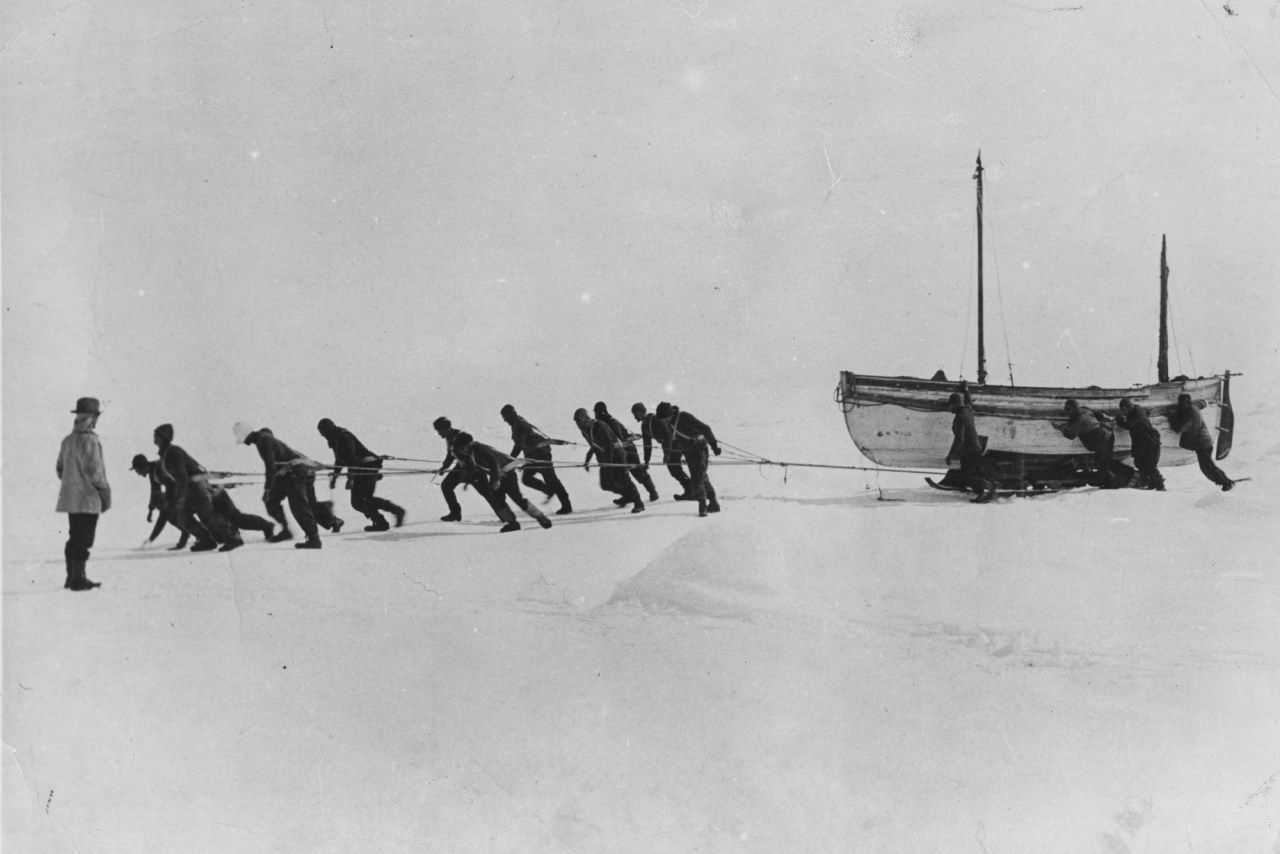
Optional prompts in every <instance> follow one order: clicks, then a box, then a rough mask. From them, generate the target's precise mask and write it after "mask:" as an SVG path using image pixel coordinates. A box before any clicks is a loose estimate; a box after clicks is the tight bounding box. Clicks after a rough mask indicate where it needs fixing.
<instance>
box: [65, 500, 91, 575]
mask: <svg viewBox="0 0 1280 854" xmlns="http://www.w3.org/2000/svg"><path fill="white" fill-rule="evenodd" d="M97 533H98V514H97V513H68V514H67V545H66V546H65V547H64V548H63V550H62V553H63V554H64V555H65V556H66V558H67V560H88V559H89V549H91V548H93V540H94V537H95V536H96V535H97ZM68 571H69V570H68Z"/></svg>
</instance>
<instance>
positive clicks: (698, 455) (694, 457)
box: [654, 400, 720, 516]
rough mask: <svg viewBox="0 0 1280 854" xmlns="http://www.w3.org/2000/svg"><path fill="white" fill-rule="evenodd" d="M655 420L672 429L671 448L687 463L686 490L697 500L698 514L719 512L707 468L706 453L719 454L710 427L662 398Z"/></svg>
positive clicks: (709, 461) (717, 443) (714, 489)
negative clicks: (687, 480)
mask: <svg viewBox="0 0 1280 854" xmlns="http://www.w3.org/2000/svg"><path fill="white" fill-rule="evenodd" d="M654 414H655V415H656V416H657V417H658V420H660V421H664V422H666V426H667V428H668V429H669V430H670V431H671V447H673V448H675V449H676V450H677V451H679V452H680V453H682V454H683V455H684V458H685V460H686V461H688V463H689V493H690V495H691V497H692V498H693V499H694V500H696V501H697V502H698V515H699V516H706V515H707V514H708V513H719V512H720V502H719V501H717V500H716V488H715V487H714V486H712V485H711V478H710V477H709V476H708V470H709V469H710V467H711V457H710V454H709V453H708V449H710V451H711V453H714V454H715V455H716V456H717V457H718V456H720V443H719V442H717V441H716V436H715V434H714V433H712V432H711V428H710V427H708V426H707V425H706V424H703V423H702V422H701V421H699V420H698V419H697V418H696V417H694V415H693V414H692V413H690V412H684V411H682V410H681V409H680V407H678V406H672V405H671V404H670V403H667V402H666V401H665V400H664V401H663V402H662V403H659V404H658V408H657V409H656V410H654Z"/></svg>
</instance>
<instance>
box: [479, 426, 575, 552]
mask: <svg viewBox="0 0 1280 854" xmlns="http://www.w3.org/2000/svg"><path fill="white" fill-rule="evenodd" d="M456 445H457V450H458V453H459V454H462V455H465V456H466V458H467V459H468V460H470V463H471V465H472V466H473V467H474V470H475V473H476V474H477V475H479V476H480V477H483V478H484V479H485V480H487V481H488V483H489V490H490V492H491V493H492V495H493V501H492V502H491V504H492V506H493V509H494V512H496V513H498V517H499V518H500V519H502V520H503V521H504V522H505V523H506V524H504V525H503V526H502V529H501V531H500V533H503V534H506V533H510V532H511V531H518V530H520V523H519V522H518V521H516V516H515V513H513V512H511V508H510V507H508V506H507V501H506V499H508V498H510V499H511V500H512V501H513V502H514V503H515V505H516V506H517V507H519V508H520V509H521V510H523V511H524V512H526V513H528V514H529V515H530V516H532V517H533V518H534V519H535V520H536V521H537V523H538V524H539V525H541V526H542V527H544V528H550V527H551V520H550V519H548V518H547V517H546V515H545V514H544V513H543V512H542V511H541V510H539V509H538V508H537V507H534V506H533V502H531V501H529V499H527V498H525V497H524V494H523V493H522V492H520V481H519V480H518V479H517V478H516V465H517V463H516V459H515V458H514V457H512V456H508V455H507V454H504V453H502V452H501V451H499V450H498V449H497V448H494V447H492V446H490V445H485V444H483V443H481V442H477V441H475V440H474V439H473V438H472V437H471V435H470V434H469V433H462V434H460V435H459V436H458V438H457V441H456Z"/></svg>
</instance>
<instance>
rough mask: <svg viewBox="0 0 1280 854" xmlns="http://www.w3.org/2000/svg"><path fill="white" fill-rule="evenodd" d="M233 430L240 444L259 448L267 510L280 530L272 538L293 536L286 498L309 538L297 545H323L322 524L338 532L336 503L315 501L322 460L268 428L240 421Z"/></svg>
mask: <svg viewBox="0 0 1280 854" xmlns="http://www.w3.org/2000/svg"><path fill="white" fill-rule="evenodd" d="M232 432H233V433H234V434H235V437H236V439H237V440H238V441H239V442H240V443H241V444H245V445H252V446H253V447H254V448H256V449H257V451H258V456H259V457H261V458H262V465H263V467H264V470H265V472H266V478H267V482H266V486H265V489H264V490H263V493H262V501H263V503H264V504H266V505H267V513H269V514H270V515H271V518H272V519H274V520H276V522H277V523H278V524H279V525H280V533H278V534H276V535H275V536H274V537H272V541H273V542H281V541H284V540H290V539H293V534H292V533H291V532H290V531H289V521H288V517H286V516H285V515H284V502H285V500H286V499H288V501H289V510H290V511H291V512H292V513H293V518H294V519H296V520H297V521H298V527H300V528H302V532H303V533H304V534H305V535H306V540H304V541H303V542H301V543H295V544H294V548H298V549H318V548H322V544H321V542H320V531H319V526H323V527H325V528H327V529H328V530H330V531H333V532H334V533H335V534H336V533H337V532H338V531H340V530H342V525H343V522H342V520H341V519H339V518H338V517H337V516H334V515H333V502H331V501H324V502H321V501H317V500H316V470H317V469H318V468H319V467H320V464H319V463H317V462H316V461H315V460H313V459H311V458H310V457H307V456H306V455H304V454H301V453H299V452H297V451H295V450H294V449H293V448H291V447H289V446H288V445H286V444H285V443H284V442H282V441H280V440H279V439H277V438H276V437H275V434H273V433H272V432H271V430H270V429H269V428H266V427H260V428H257V429H254V428H253V427H251V426H249V425H248V424H245V423H243V422H241V423H238V424H236V425H235V427H233V428H232Z"/></svg>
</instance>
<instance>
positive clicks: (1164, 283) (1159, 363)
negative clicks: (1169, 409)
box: [1156, 234, 1169, 383]
mask: <svg viewBox="0 0 1280 854" xmlns="http://www.w3.org/2000/svg"><path fill="white" fill-rule="evenodd" d="M1165 246H1166V236H1165V235H1163V234H1162V235H1160V355H1159V356H1157V358H1156V378H1157V381H1158V382H1162V383H1167V382H1168V381H1169V265H1168V264H1166V263H1165V259H1166V257H1167V256H1166V254H1165Z"/></svg>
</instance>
